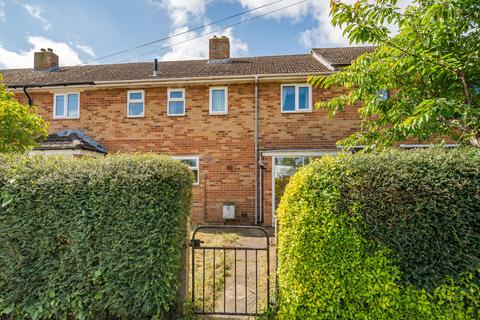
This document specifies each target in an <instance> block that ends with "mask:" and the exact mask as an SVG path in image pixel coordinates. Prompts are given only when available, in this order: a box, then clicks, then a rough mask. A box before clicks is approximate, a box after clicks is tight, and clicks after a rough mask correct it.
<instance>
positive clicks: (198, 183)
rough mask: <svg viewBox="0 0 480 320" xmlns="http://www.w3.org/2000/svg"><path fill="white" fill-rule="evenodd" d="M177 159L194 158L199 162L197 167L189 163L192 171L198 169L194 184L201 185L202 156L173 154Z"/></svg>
mask: <svg viewBox="0 0 480 320" xmlns="http://www.w3.org/2000/svg"><path fill="white" fill-rule="evenodd" d="M172 158H173V159H175V160H192V159H194V160H195V161H196V162H197V166H196V167H192V166H189V165H187V166H188V167H189V168H190V169H191V170H192V171H193V170H197V180H196V181H195V182H194V183H193V185H194V186H198V185H200V157H199V156H172Z"/></svg>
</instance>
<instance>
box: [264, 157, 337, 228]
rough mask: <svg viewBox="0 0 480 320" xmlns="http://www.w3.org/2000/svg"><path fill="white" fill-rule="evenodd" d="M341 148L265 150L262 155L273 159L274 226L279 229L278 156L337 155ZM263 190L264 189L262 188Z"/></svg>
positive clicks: (272, 212)
mask: <svg viewBox="0 0 480 320" xmlns="http://www.w3.org/2000/svg"><path fill="white" fill-rule="evenodd" d="M339 152H341V150H339V149H303V150H275V151H267V152H263V153H262V156H264V157H271V158H272V161H271V164H272V185H271V188H272V209H271V210H272V211H271V214H272V227H274V228H275V229H277V217H276V214H275V201H276V199H275V159H276V158H295V157H315V156H318V157H319V156H324V155H337V154H338V153H339ZM262 192H263V190H262Z"/></svg>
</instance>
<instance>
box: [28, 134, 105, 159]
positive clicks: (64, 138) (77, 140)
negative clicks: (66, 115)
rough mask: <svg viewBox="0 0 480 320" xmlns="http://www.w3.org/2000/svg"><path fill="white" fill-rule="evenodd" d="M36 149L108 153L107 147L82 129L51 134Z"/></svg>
mask: <svg viewBox="0 0 480 320" xmlns="http://www.w3.org/2000/svg"><path fill="white" fill-rule="evenodd" d="M34 150H90V151H95V152H98V153H103V154H105V153H107V149H105V147H104V146H102V145H101V144H98V143H97V142H95V141H94V140H93V139H92V138H90V137H89V136H87V135H86V134H85V133H84V132H83V131H81V130H65V131H59V132H56V133H53V134H49V135H48V136H47V138H46V139H45V140H44V141H41V142H40V143H39V146H38V147H36V148H34Z"/></svg>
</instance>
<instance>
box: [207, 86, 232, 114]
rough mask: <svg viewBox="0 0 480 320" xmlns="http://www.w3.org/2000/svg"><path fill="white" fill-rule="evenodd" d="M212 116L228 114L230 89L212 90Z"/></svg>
mask: <svg viewBox="0 0 480 320" xmlns="http://www.w3.org/2000/svg"><path fill="white" fill-rule="evenodd" d="M209 100H210V102H209V105H210V108H209V109H210V114H227V113H228V87H211V88H210V99H209Z"/></svg>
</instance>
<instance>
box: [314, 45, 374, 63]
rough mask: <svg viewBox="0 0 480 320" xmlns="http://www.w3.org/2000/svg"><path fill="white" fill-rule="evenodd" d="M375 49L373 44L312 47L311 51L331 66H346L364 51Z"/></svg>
mask: <svg viewBox="0 0 480 320" xmlns="http://www.w3.org/2000/svg"><path fill="white" fill-rule="evenodd" d="M373 50H375V47H374V46H364V47H342V48H313V49H312V51H313V52H315V53H316V54H318V55H320V56H322V57H323V58H324V59H325V60H326V61H327V62H328V63H330V65H332V66H333V67H341V66H347V65H349V64H351V63H352V61H353V60H355V59H356V58H358V57H359V56H361V55H362V54H364V53H369V52H372V51H373Z"/></svg>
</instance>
